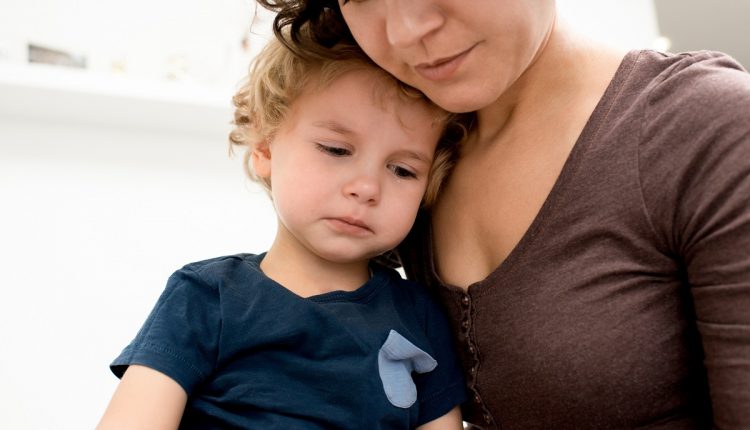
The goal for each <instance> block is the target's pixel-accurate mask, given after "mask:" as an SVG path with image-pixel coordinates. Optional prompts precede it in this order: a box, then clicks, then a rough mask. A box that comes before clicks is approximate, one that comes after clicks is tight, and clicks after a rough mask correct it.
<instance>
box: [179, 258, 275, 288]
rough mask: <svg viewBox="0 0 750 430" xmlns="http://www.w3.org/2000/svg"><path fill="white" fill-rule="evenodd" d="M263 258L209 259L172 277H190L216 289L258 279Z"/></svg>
mask: <svg viewBox="0 0 750 430" xmlns="http://www.w3.org/2000/svg"><path fill="white" fill-rule="evenodd" d="M262 258H263V256H262V254H261V255H256V254H247V253H241V254H234V255H224V256H221V257H214V258H209V259H206V260H200V261H195V262H192V263H188V264H186V265H184V266H182V268H180V269H179V270H177V271H175V273H174V274H172V277H189V278H193V279H195V280H197V281H199V282H201V283H204V284H207V285H210V286H214V287H215V286H220V285H226V284H232V283H234V282H237V281H244V280H248V279H250V278H254V277H256V276H257V275H258V273H259V272H260V261H261V260H262Z"/></svg>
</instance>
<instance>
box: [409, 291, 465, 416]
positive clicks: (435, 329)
mask: <svg viewBox="0 0 750 430" xmlns="http://www.w3.org/2000/svg"><path fill="white" fill-rule="evenodd" d="M423 294H424V295H420V300H421V301H423V303H422V306H421V309H422V310H423V312H424V313H423V315H420V317H421V318H420V319H421V320H422V322H423V328H424V331H425V334H426V335H427V338H428V340H429V341H430V346H431V347H432V352H433V354H434V356H433V358H434V359H435V360H436V361H437V363H438V365H437V367H436V368H435V369H434V370H433V371H431V372H428V373H424V374H416V375H415V376H414V382H415V384H416V385H417V391H418V393H419V419H418V420H417V425H422V424H425V423H428V422H430V421H432V420H434V419H436V418H440V417H441V416H443V415H445V414H446V413H448V412H450V410H451V409H453V408H454V407H455V406H458V405H460V404H461V403H463V402H464V401H466V388H465V387H466V386H465V384H464V377H463V371H462V369H461V366H460V364H459V362H458V359H457V357H456V350H455V348H454V345H453V339H452V337H451V331H450V326H449V325H448V321H447V319H446V317H445V314H444V313H443V311H442V309H440V307H439V306H438V305H437V303H435V302H434V301H433V300H432V299H431V298H430V297H428V296H427V295H426V293H423Z"/></svg>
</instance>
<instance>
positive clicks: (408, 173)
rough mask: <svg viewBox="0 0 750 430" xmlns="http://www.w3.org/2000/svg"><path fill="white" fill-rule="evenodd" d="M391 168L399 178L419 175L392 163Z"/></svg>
mask: <svg viewBox="0 0 750 430" xmlns="http://www.w3.org/2000/svg"><path fill="white" fill-rule="evenodd" d="M389 168H390V169H391V171H392V172H393V173H394V174H395V175H396V176H398V177H399V178H416V177H417V174H416V173H414V172H412V171H411V170H409V169H406V168H404V167H401V166H396V165H391V166H389Z"/></svg>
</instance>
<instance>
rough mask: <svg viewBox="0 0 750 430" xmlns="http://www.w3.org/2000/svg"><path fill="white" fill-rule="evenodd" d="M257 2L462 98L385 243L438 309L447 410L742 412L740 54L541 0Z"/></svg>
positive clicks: (639, 419) (499, 420)
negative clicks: (435, 169)
mask: <svg viewBox="0 0 750 430" xmlns="http://www.w3.org/2000/svg"><path fill="white" fill-rule="evenodd" d="M259 1H260V2H261V3H263V4H264V5H265V6H266V7H269V8H271V9H274V10H277V11H279V12H280V13H279V15H278V17H277V20H276V27H277V30H278V31H277V35H278V36H279V37H282V38H283V39H284V40H285V41H286V43H287V44H288V45H290V46H291V47H293V48H294V49H296V50H297V52H298V53H300V54H301V55H328V52H327V51H326V47H327V46H331V45H332V44H333V43H335V42H340V41H343V42H349V43H351V44H352V45H353V46H354V45H358V46H359V47H361V49H363V50H364V51H365V53H367V54H368V55H369V56H370V57H371V58H372V59H373V60H374V61H375V62H376V63H377V64H378V65H380V66H381V67H383V68H384V69H386V70H387V71H389V72H390V73H392V74H393V75H395V76H396V77H397V78H399V79H400V80H402V81H404V82H406V83H408V84H410V85H412V86H414V87H416V88H418V89H420V90H422V91H423V92H424V93H425V94H426V95H427V96H428V97H430V98H431V99H432V100H433V101H434V102H436V103H437V104H438V105H440V106H441V107H443V108H445V109H447V110H449V111H453V112H475V117H474V120H473V122H472V123H471V124H470V127H469V133H468V136H467V139H466V141H465V142H464V143H463V144H462V147H461V150H460V152H461V155H460V159H459V160H458V162H457V164H456V166H455V170H454V171H453V173H452V176H451V177H450V178H449V181H448V183H447V184H446V186H445V188H444V191H443V194H442V196H441V198H440V200H439V202H438V203H437V204H436V205H435V206H434V208H433V209H432V210H431V213H429V214H423V215H424V216H423V219H422V220H421V222H420V223H418V225H417V227H416V228H415V230H414V231H413V234H412V237H411V238H410V239H409V240H408V241H407V243H406V244H404V246H403V249H402V250H401V258H402V261H403V262H404V265H405V268H406V271H407V274H408V275H409V276H411V277H415V278H417V279H419V280H421V281H422V282H425V283H427V284H429V285H430V286H431V287H432V288H433V289H434V291H435V292H436V294H437V295H438V296H439V297H440V299H441V301H442V303H443V305H444V306H445V308H446V310H447V311H448V312H449V315H450V316H451V317H452V323H453V330H454V334H455V337H456V340H457V345H458V346H459V348H460V354H461V358H462V363H463V365H464V369H465V371H466V373H467V380H468V389H469V394H470V399H471V400H470V401H469V402H468V403H467V404H465V406H464V419H465V420H466V421H468V422H470V423H472V424H474V425H476V426H478V427H481V428H488V429H495V428H502V429H504V430H508V429H517V428H518V429H551V428H554V429H589V428H592V429H593V428H622V429H635V428H661V429H705V428H712V427H713V428H721V429H734V428H750V204H748V201H749V199H750V76H749V75H748V74H747V73H746V72H745V71H744V70H743V69H742V68H741V66H740V65H738V64H737V63H736V62H734V61H733V60H732V59H731V58H729V57H727V56H725V55H722V54H718V53H707V52H702V53H691V54H681V55H671V54H670V55H667V54H662V53H657V52H653V51H632V52H618V51H616V50H613V49H610V48H607V47H604V46H600V45H598V44H595V43H592V42H591V41H589V40H585V39H583V38H582V37H580V36H578V35H576V34H575V33H574V32H573V31H572V30H571V29H569V28H566V27H565V26H564V25H562V24H561V23H560V22H558V20H557V13H556V5H555V2H554V0H476V1H471V2H467V1H463V0H358V1H354V0H352V1H341V2H339V3H336V2H335V1H332V0H323V1H321V0H318V1H316V0H259ZM286 27H288V30H289V31H290V34H291V37H283V36H282V34H283V33H282V31H281V29H282V28H286ZM285 31H287V30H285Z"/></svg>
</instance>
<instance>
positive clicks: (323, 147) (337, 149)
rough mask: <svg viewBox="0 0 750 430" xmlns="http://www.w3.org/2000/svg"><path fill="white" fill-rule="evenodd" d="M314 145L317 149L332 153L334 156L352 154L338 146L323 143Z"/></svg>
mask: <svg viewBox="0 0 750 430" xmlns="http://www.w3.org/2000/svg"><path fill="white" fill-rule="evenodd" d="M315 147H316V148H318V150H319V151H321V152H325V153H326V154H328V155H332V156H334V157H345V156H347V155H351V154H352V152H351V151H349V150H348V149H346V148H342V147H340V146H329V145H323V144H322V143H316V144H315Z"/></svg>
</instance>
